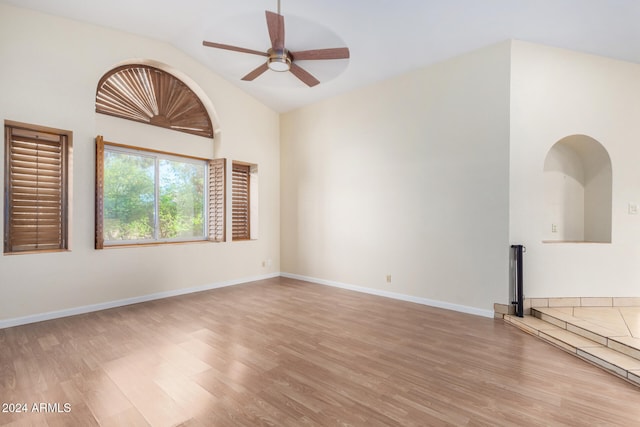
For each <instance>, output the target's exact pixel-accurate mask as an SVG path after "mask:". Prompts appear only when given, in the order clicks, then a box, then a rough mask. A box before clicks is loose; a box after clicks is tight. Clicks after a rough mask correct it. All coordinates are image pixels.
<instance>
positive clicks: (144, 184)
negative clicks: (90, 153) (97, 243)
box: [103, 147, 206, 243]
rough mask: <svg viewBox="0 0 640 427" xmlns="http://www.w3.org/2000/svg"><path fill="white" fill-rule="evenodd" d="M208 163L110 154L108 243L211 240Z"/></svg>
mask: <svg viewBox="0 0 640 427" xmlns="http://www.w3.org/2000/svg"><path fill="white" fill-rule="evenodd" d="M205 174H206V162H204V161H198V160H193V159H187V158H185V159H181V158H174V157H173V156H169V155H163V154H161V153H154V152H149V153H146V152H135V151H133V150H125V149H121V148H117V149H116V148H112V147H105V150H104V211H103V220H104V224H103V227H104V231H103V233H104V240H105V242H107V243H108V242H110V241H111V242H114V241H120V242H122V241H133V242H138V241H142V242H144V241H153V240H163V241H164V240H194V239H204V238H205V213H204V206H205V190H206V188H205Z"/></svg>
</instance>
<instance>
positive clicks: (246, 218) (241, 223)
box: [231, 163, 251, 240]
mask: <svg viewBox="0 0 640 427" xmlns="http://www.w3.org/2000/svg"><path fill="white" fill-rule="evenodd" d="M250 176H251V167H250V166H249V165H246V164H241V163H233V168H232V174H231V178H232V183H231V192H232V193H231V194H232V196H231V206H232V207H231V222H232V237H233V240H248V239H250V238H251V227H250V225H251V217H250V211H249V207H250V188H249V185H250Z"/></svg>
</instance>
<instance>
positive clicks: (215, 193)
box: [95, 136, 226, 249]
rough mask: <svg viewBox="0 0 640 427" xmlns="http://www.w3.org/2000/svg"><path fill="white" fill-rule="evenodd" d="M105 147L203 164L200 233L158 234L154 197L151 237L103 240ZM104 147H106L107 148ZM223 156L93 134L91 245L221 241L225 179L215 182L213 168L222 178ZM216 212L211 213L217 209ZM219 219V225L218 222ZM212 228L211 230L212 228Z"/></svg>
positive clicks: (121, 245) (158, 157)
mask: <svg viewBox="0 0 640 427" xmlns="http://www.w3.org/2000/svg"><path fill="white" fill-rule="evenodd" d="M105 147H109V148H108V149H112V151H114V152H122V153H131V154H139V155H145V154H146V155H149V156H153V157H156V158H157V159H159V160H156V161H160V160H170V161H181V162H185V163H196V164H203V166H204V168H205V171H204V177H203V178H204V182H203V184H204V188H203V210H202V214H203V220H204V223H203V235H202V236H198V237H192V238H188V237H187V238H185V237H180V238H170V239H169V238H160V237H159V236H157V232H158V228H159V220H158V210H159V206H158V200H157V197H156V200H155V206H154V216H155V221H154V238H153V239H141V240H122V241H117V240H111V241H107V240H105V238H104V185H105V181H104V161H105ZM108 149H107V150H108ZM225 165H226V160H225V159H206V158H202V157H196V156H190V155H184V154H178V153H171V152H167V151H161V150H154V149H149V148H143V147H135V146H131V145H125V144H118V143H114V142H107V141H104V138H103V137H102V136H98V137H97V138H96V215H95V219H96V223H95V232H96V234H95V248H96V249H105V248H114V247H127V246H156V245H164V244H179V243H194V242H206V241H210V242H221V241H224V237H225V233H224V211H225V203H224V199H225V198H226V195H225V187H226V186H225V183H224V182H223V183H221V184H220V183H217V182H216V180H217V179H219V177H220V175H219V174H215V171H216V170H220V168H221V169H222V171H223V173H222V178H224V170H225ZM158 182H159V177H158V176H156V177H155V182H154V192H155V194H156V196H157V195H158V193H159V188H158ZM220 200H222V206H221V207H220ZM220 210H222V214H221V215H220V214H219V213H218V214H217V215H212V213H214V214H215V213H216V212H220ZM219 221H222V225H220V224H218V222H219ZM219 229H222V230H223V232H222V234H220V233H215V232H214V231H213V230H219ZM212 231H213V232H212Z"/></svg>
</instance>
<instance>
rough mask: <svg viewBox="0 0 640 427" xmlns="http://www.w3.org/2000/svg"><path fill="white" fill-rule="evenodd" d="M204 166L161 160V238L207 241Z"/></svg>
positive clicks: (201, 164) (202, 164)
mask: <svg viewBox="0 0 640 427" xmlns="http://www.w3.org/2000/svg"><path fill="white" fill-rule="evenodd" d="M204 177H205V165H204V163H202V162H201V163H199V164H196V163H187V162H180V161H175V160H166V159H161V160H160V174H159V178H160V180H159V181H160V187H159V206H158V208H159V211H160V238H161V239H176V238H178V239H180V238H193V237H204V236H205V231H204V223H205V221H204V214H203V213H204V200H205V199H204V194H205V179H204Z"/></svg>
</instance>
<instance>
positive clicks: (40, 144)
mask: <svg viewBox="0 0 640 427" xmlns="http://www.w3.org/2000/svg"><path fill="white" fill-rule="evenodd" d="M5 129H6V154H5V155H6V170H5V173H6V176H5V180H6V181H5V182H6V190H5V191H6V203H7V206H6V214H5V247H4V250H5V252H25V251H39V250H56V249H58V250H60V249H66V248H67V225H66V222H67V221H66V215H67V212H66V210H67V194H66V187H67V171H66V167H67V166H66V163H67V159H66V157H67V145H68V136H67V135H65V134H55V133H48V132H44V131H37V130H31V129H23V128H19V127H12V126H6V127H5Z"/></svg>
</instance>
